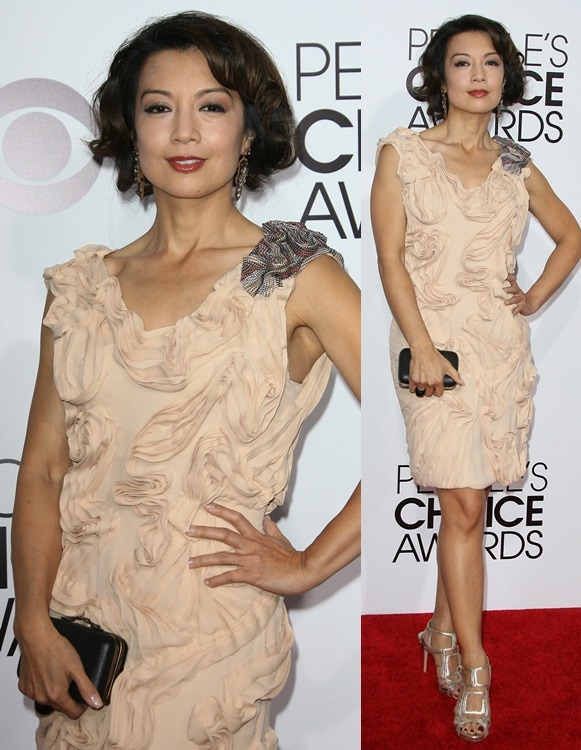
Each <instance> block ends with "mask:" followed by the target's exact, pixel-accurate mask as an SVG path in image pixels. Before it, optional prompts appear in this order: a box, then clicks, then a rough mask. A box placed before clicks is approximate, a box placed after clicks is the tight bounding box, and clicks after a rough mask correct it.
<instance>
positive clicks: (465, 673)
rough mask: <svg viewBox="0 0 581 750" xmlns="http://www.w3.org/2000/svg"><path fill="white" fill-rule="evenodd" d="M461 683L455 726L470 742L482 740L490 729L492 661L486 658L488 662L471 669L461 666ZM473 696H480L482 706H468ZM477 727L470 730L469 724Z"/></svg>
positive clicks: (457, 731)
mask: <svg viewBox="0 0 581 750" xmlns="http://www.w3.org/2000/svg"><path fill="white" fill-rule="evenodd" d="M460 672H461V683H460V697H459V698H458V702H457V703H456V706H455V708H454V727H455V729H456V734H457V735H458V737H461V738H462V739H463V740H467V741H468V742H482V740H484V739H486V738H487V737H488V732H489V730H490V721H491V719H490V696H489V692H490V682H491V679H492V671H491V668H490V662H489V661H488V659H486V664H483V665H482V666H481V667H475V668H474V669H470V668H469V667H460ZM473 696H478V697H480V708H478V709H474V708H468V701H469V699H470V698H472V701H471V703H472V705H474V702H475V700H474V698H473ZM471 724H472V725H473V726H474V727H475V729H474V731H470V730H469V728H468V727H469V725H471Z"/></svg>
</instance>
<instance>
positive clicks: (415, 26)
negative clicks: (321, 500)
mask: <svg viewBox="0 0 581 750" xmlns="http://www.w3.org/2000/svg"><path fill="white" fill-rule="evenodd" d="M366 11H367V12H366V21H365V25H364V29H363V42H364V58H363V60H364V71H365V75H364V78H363V81H364V86H363V113H364V117H363V128H362V130H363V137H362V142H363V157H362V161H363V177H362V180H363V188H362V192H363V202H364V205H363V237H364V240H363V249H362V275H363V282H362V284H363V289H364V295H363V375H364V381H363V384H364V391H363V404H364V405H363V426H364V427H363V467H362V470H363V478H364V510H363V516H364V526H363V547H364V560H363V576H362V580H363V611H364V612H365V613H394V612H427V611H430V609H431V608H432V607H433V596H434V590H435V581H436V564H435V555H436V539H437V532H438V523H439V508H438V503H437V498H436V496H435V494H434V492H433V491H431V490H429V489H428V488H421V487H417V486H416V485H415V483H414V482H413V480H412V478H411V476H410V473H409V466H408V457H407V453H406V449H405V433H404V429H403V421H402V418H401V414H400V411H399V408H398V405H397V400H396V396H395V393H394V387H393V384H392V381H391V375H390V372H389V363H388V340H389V325H390V321H391V318H390V314H389V312H388V309H387V305H386V303H385V298H384V296H383V292H382V290H381V286H380V282H379V276H378V273H377V264H376V258H375V250H374V246H373V241H372V238H371V229H370V226H369V205H368V196H369V187H370V184H371V180H372V176H373V170H374V158H375V149H376V144H377V140H378V138H380V137H381V136H384V135H387V134H388V133H390V132H391V131H392V130H394V129H395V128H396V127H398V126H406V127H409V128H412V129H415V130H417V131H420V130H421V129H422V128H425V127H427V126H428V125H429V124H430V123H429V122H428V119H427V117H426V115H425V107H424V105H422V104H420V103H419V102H417V101H416V100H415V99H414V98H413V97H412V96H411V95H410V91H411V89H412V86H413V84H414V83H417V81H418V77H417V61H418V57H419V55H420V54H421V52H422V51H423V49H424V48H425V45H426V43H427V41H428V39H429V38H430V35H431V33H432V30H433V29H435V28H437V27H438V26H439V25H440V24H441V23H442V22H443V21H445V20H447V19H449V18H452V17H455V16H458V15H461V14H464V13H477V14H478V13H479V14H485V15H487V16H488V17H490V18H494V19H496V20H498V21H501V22H502V23H503V24H504V25H505V26H506V27H507V28H508V29H509V31H510V32H511V34H512V37H513V39H514V41H515V43H516V45H517V46H518V47H519V49H520V50H521V51H522V53H523V55H524V67H525V70H526V75H527V82H528V88H527V92H526V95H525V100H524V101H523V102H522V103H521V104H520V105H518V106H516V107H514V108H513V111H512V112H511V113H507V114H504V115H502V118H501V119H500V121H499V123H498V124H496V123H495V121H494V118H492V120H491V129H492V131H493V132H494V131H495V130H496V129H497V130H498V133H499V134H500V135H504V136H508V137H510V138H513V139H514V140H516V141H518V142H520V143H522V145H523V146H525V147H526V148H527V149H529V150H530V151H531V152H532V157H533V161H534V162H535V164H536V165H537V166H538V167H539V169H540V170H541V171H542V172H543V173H544V174H545V175H546V177H547V178H548V180H549V182H550V183H551V185H552V186H553V187H554V189H555V191H556V192H557V193H558V195H559V196H560V197H561V198H562V199H563V200H564V201H565V203H567V205H568V206H569V207H570V209H571V210H572V211H573V213H574V214H575V215H576V217H577V218H578V219H581V199H580V192H579V178H578V170H579V164H580V163H581V157H580V151H579V141H578V133H579V123H580V122H581V98H580V96H579V86H578V81H579V76H580V74H581V32H580V28H581V23H580V22H581V10H580V9H579V7H578V6H577V5H575V4H573V3H571V2H568V1H567V0H555V2H552V3H550V5H543V6H538V5H537V6H535V5H531V4H530V3H525V2H522V0H518V1H517V2H515V3H512V4H507V3H505V2H500V0H490V1H489V2H488V3H487V4H486V7H485V8H483V6H482V4H478V3H474V2H460V1H459V0H442V1H441V2H439V3H436V4H434V3H431V2H428V0H417V1H416V2H414V3H410V4H407V5H403V6H400V7H398V9H397V16H396V14H395V13H389V12H386V9H385V4H384V3H382V2H379V0H367V2H366ZM551 249H552V243H551V240H550V238H549V237H548V236H547V235H546V233H545V232H544V231H543V229H542V228H541V227H540V225H539V224H538V223H537V222H536V220H535V219H534V218H532V217H531V218H530V220H529V222H528V224H527V227H526V230H525V232H524V237H523V241H522V244H521V246H520V247H519V249H518V252H517V261H518V280H519V283H520V285H521V286H522V287H523V288H524V289H526V288H528V286H529V285H530V284H531V283H532V281H534V280H535V279H536V278H537V276H538V275H539V273H540V272H541V270H542V268H543V266H544V263H545V260H546V258H547V256H548V254H549V252H550V251H551ZM580 287H581V276H580V275H579V274H577V275H575V276H573V277H572V278H571V279H570V280H569V281H568V283H566V284H565V285H564V286H563V288H562V289H561V290H560V291H559V292H558V293H557V294H556V295H555V297H554V298H553V300H552V301H551V302H550V303H549V304H548V305H546V306H545V308H544V309H543V310H541V311H540V312H539V313H537V314H535V315H534V316H532V317H531V318H530V323H531V338H532V349H533V355H534V359H535V362H536V365H537V367H538V369H539V378H538V381H537V384H536V386H535V390H534V400H535V416H534V422H533V427H532V435H531V441H530V451H529V463H528V468H527V472H526V475H525V477H524V478H523V480H522V481H520V482H517V483H515V484H514V485H512V486H510V487H500V486H495V487H493V489H492V492H491V494H490V500H489V503H488V508H487V515H486V531H485V538H484V546H485V558H486V563H487V586H486V602H485V605H486V607H487V608H488V609H513V608H514V609H520V608H529V607H531V608H534V607H573V606H577V607H578V606H580V605H581V565H580V564H579V528H580V525H581V501H580V494H579V484H580V477H579V452H578V447H577V445H578V438H577V433H578V424H579V419H580V417H581V398H580V397H579V394H578V392H577V390H578V389H577V387H576V380H577V373H578V371H579V365H580V364H581V353H580V351H579V347H578V341H579V334H580V332H581V310H580V300H581V295H580Z"/></svg>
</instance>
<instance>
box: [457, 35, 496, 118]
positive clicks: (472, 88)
mask: <svg viewBox="0 0 581 750" xmlns="http://www.w3.org/2000/svg"><path fill="white" fill-rule="evenodd" d="M444 74H445V81H444V85H443V91H445V92H446V93H447V94H448V112H450V109H451V108H456V109H458V110H461V111H464V112H470V113H475V114H484V113H487V112H488V113H489V112H492V110H493V109H495V107H496V106H497V105H498V103H499V101H500V99H501V97H502V86H503V83H504V63H503V60H502V57H501V56H500V55H499V54H498V52H497V51H496V50H495V49H494V45H493V44H492V41H491V39H490V36H489V35H488V34H486V33H485V32H483V31H465V32H463V33H462V34H456V35H455V36H453V37H452V38H451V39H450V41H449V42H448V48H447V50H446V59H445V63H444Z"/></svg>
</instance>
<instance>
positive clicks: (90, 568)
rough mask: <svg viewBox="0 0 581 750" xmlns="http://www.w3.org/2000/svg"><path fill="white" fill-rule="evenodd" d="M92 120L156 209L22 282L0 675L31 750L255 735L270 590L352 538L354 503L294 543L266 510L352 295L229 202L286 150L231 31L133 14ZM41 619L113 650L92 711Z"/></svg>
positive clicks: (256, 61) (74, 661)
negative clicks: (33, 286)
mask: <svg viewBox="0 0 581 750" xmlns="http://www.w3.org/2000/svg"><path fill="white" fill-rule="evenodd" d="M94 110H95V120H96V123H97V125H98V131H99V132H98V137H97V138H96V140H95V141H93V142H92V143H91V144H90V145H91V150H92V151H93V153H94V154H95V155H96V157H98V158H100V159H103V158H112V159H113V160H114V163H115V166H116V168H117V173H118V181H117V184H118V187H119V189H120V190H121V191H122V192H126V191H127V190H129V189H130V188H131V187H132V186H133V187H134V188H136V190H137V192H138V193H139V194H140V196H141V197H142V198H143V197H144V196H145V195H147V194H149V193H152V194H153V197H154V199H155V204H156V209H157V213H156V216H155V219H154V222H153V225H152V227H151V228H150V229H149V231H147V232H146V234H145V235H143V236H142V237H140V238H138V239H137V240H135V241H134V242H132V243H130V244H129V245H127V246H126V247H124V248H122V249H120V250H118V251H115V252H112V251H111V250H110V249H108V248H104V247H101V246H88V247H85V248H83V249H81V250H79V251H78V252H77V253H76V255H75V259H74V260H72V261H70V262H69V263H65V264H64V265H61V266H55V267H54V268H51V269H48V270H47V271H46V272H45V278H46V281H47V285H48V288H49V295H48V300H47V305H46V310H45V317H44V325H43V329H42V344H41V357H40V368H39V373H38V379H37V384H36V388H35V393H34V397H33V402H32V407H31V415H30V421H29V428H28V433H27V438H26V443H25V447H24V453H23V458H22V465H21V469H20V474H19V479H18V485H17V498H16V505H15V511H14V521H13V566H14V572H15V587H16V601H17V605H16V606H17V609H16V618H15V632H16V635H17V638H18V641H19V644H20V648H21V651H22V663H21V670H20V681H19V687H20V689H21V690H22V692H23V693H24V694H25V695H27V696H29V697H30V698H33V699H34V700H35V701H37V702H39V703H41V704H47V705H49V706H51V707H52V708H54V709H56V711H55V712H53V713H52V714H51V715H49V716H47V717H45V718H42V719H41V722H40V726H39V730H38V733H37V744H38V746H39V747H41V748H80V747H84V748H108V747H123V748H133V749H134V750H137V748H153V749H154V748H159V749H160V750H161V749H162V748H163V750H165V749H166V748H168V747H175V748H185V747H192V748H194V747H196V748H207V749H208V750H209V749H210V748H233V749H235V748H243V749H244V750H249V749H250V748H274V747H275V746H276V736H275V734H274V732H273V731H272V729H270V728H269V723H268V713H269V705H270V699H271V698H272V697H273V696H274V695H276V694H277V693H278V692H279V691H280V690H281V688H282V686H283V684H284V681H285V679H286V676H287V673H288V669H289V655H290V647H291V641H292V633H291V630H290V627H289V624H288V620H287V617H286V612H285V609H284V605H283V602H282V599H281V596H283V595H285V594H291V593H299V592H303V591H307V590H309V589H311V588H313V587H315V586H317V585H318V584H319V583H321V582H322V581H324V580H325V579H327V578H328V577H329V576H331V575H332V574H333V573H334V572H336V571H337V570H339V569H340V568H341V567H343V566H344V565H346V564H347V563H348V562H349V561H351V560H352V559H353V558H354V557H355V556H356V555H357V554H358V548H359V515H358V503H359V495H358V491H356V492H354V494H353V496H352V497H351V498H350V499H349V501H348V502H347V504H346V505H345V507H344V509H343V510H342V511H341V512H340V513H339V514H338V515H337V516H336V517H335V518H334V519H333V520H332V521H331V522H330V523H329V524H328V526H327V527H326V528H325V529H324V530H323V531H322V532H321V534H320V535H319V536H318V537H317V539H316V540H315V541H314V542H313V543H312V544H311V545H310V546H309V547H308V548H307V549H306V550H304V551H302V552H300V551H297V550H295V549H294V548H293V547H292V545H291V544H290V542H289V541H288V540H287V539H286V538H285V537H284V536H283V535H282V534H281V533H280V532H279V531H278V529H277V527H276V525H275V524H274V523H273V522H272V521H271V520H270V519H269V518H268V515H267V514H268V513H269V512H270V511H271V510H273V509H274V508H275V507H276V506H277V505H279V504H280V503H281V502H282V501H283V498H284V493H285V489H286V487H287V484H288V479H289V474H290V469H291V460H292V448H293V446H294V444H295V442H296V440H297V437H298V432H299V429H300V426H301V424H302V422H303V421H304V419H305V418H306V417H307V415H308V414H309V413H310V412H311V411H312V409H313V408H314V407H315V405H316V403H317V402H318V400H319V398H320V397H321V395H322V392H323V390H324V388H325V385H326V382H327V378H328V375H329V370H330V367H331V362H330V361H332V362H334V363H335V364H336V366H337V368H338V369H339V371H340V372H341V373H342V374H343V376H344V377H345V379H346V380H347V382H348V384H349V386H350V387H351V388H352V390H353V391H354V392H355V393H356V394H358V392H359V375H360V373H359V344H358V341H359V322H358V311H359V297H358V290H357V288H356V286H355V285H354V283H353V282H352V281H351V280H350V279H349V277H348V276H347V275H346V274H345V272H344V271H343V269H342V267H341V263H340V260H341V259H340V256H338V254H337V253H335V252H334V251H333V250H331V249H330V248H328V247H327V245H326V244H325V240H324V238H323V237H322V235H320V234H317V233H315V232H311V231H309V230H307V229H306V228H305V227H303V226H301V225H297V224H286V223H283V222H268V223H266V224H264V225H263V226H262V227H258V226H256V225H255V224H253V223H251V222H250V221H248V220H247V219H245V218H244V217H243V216H242V215H241V214H240V212H239V211H238V210H237V209H236V207H235V205H234V202H233V200H235V199H236V198H238V197H239V196H240V194H241V192H242V190H243V189H244V187H247V188H248V189H251V190H254V189H256V188H258V187H259V186H260V185H261V183H262V182H263V181H264V180H266V179H267V178H268V177H269V176H270V175H271V174H272V173H273V172H275V171H277V170H279V169H283V168H284V167H287V166H288V165H289V164H291V163H292V162H293V161H294V158H295V153H294V145H293V144H294V140H293V139H294V126H293V121H292V113H291V109H290V105H289V102H288V99H287V95H286V92H285V90H284V86H283V84H282V81H281V78H280V75H279V73H278V71H277V70H276V67H275V65H274V63H273V62H272V60H271V58H270V56H269V55H268V53H267V52H266V51H265V49H264V48H263V47H262V45H260V44H259V43H258V42H257V41H256V40H255V39H254V38H252V37H251V36H250V35H249V34H247V33H246V32H244V31H242V30H240V29H238V28H236V27H234V26H232V25H230V24H228V23H226V22H224V21H222V20H220V19H218V18H215V17H213V16H209V15H206V14H203V13H196V12H186V13H181V14H178V15H175V16H171V17H167V18H163V19H160V20H158V21H155V22H153V23H151V24H150V25H148V26H146V27H144V28H143V29H141V30H140V31H138V32H137V33H136V34H135V35H134V36H133V37H132V38H130V39H129V40H127V41H126V42H125V43H124V44H123V45H122V46H121V47H120V49H119V50H118V51H117V53H116V54H115V56H114V59H113V62H112V64H111V68H110V70H109V75H108V77H107V80H106V81H105V83H104V84H103V85H102V86H101V87H100V89H99V91H98V92H97V94H96V96H95V102H94ZM49 609H53V610H55V611H57V612H58V613H60V614H63V615H83V616H86V617H88V618H89V619H90V620H92V621H93V622H95V623H97V624H99V625H101V626H102V627H103V628H105V629H106V630H109V631H112V632H114V633H116V634H118V635H120V636H122V637H123V638H125V640H127V642H128V644H129V653H128V658H127V663H126V666H125V669H124V671H123V672H122V673H121V675H120V676H119V677H118V679H117V681H116V683H115V685H114V687H113V694H112V699H111V705H110V706H109V707H103V705H102V699H101V696H99V694H98V693H97V692H96V689H95V687H94V685H92V684H91V682H90V681H89V679H88V677H87V675H86V674H85V672H84V671H83V668H82V665H81V663H80V660H79V657H78V655H77V653H76V651H75V650H74V649H73V648H72V646H71V645H70V644H69V643H68V641H66V640H65V639H64V638H62V637H61V636H60V635H59V634H58V633H57V631H56V629H55V628H54V626H53V624H52V622H51V620H50V618H49ZM71 681H74V682H75V684H76V686H77V687H78V689H79V691H80V694H81V696H82V698H83V699H84V701H85V703H86V704H87V705H88V707H89V708H87V705H82V704H80V703H77V702H75V701H74V700H73V699H72V698H71V697H70V695H69V693H68V686H69V683H70V682H71Z"/></svg>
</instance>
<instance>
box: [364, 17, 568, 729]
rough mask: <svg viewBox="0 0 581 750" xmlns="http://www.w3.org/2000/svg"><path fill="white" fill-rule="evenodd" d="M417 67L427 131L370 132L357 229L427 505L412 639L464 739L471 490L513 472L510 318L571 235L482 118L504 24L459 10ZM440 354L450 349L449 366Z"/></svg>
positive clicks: (527, 412)
mask: <svg viewBox="0 0 581 750" xmlns="http://www.w3.org/2000/svg"><path fill="white" fill-rule="evenodd" d="M420 63H421V68H422V73H423V83H422V85H421V87H420V88H419V90H418V96H419V98H421V99H423V100H425V101H427V103H428V114H430V115H431V116H432V117H433V118H434V120H435V121H437V124H436V125H435V126H434V127H432V128H429V129H427V130H425V131H423V132H422V133H420V134H417V133H414V132H412V131H411V130H406V129H404V128H400V129H398V130H396V131H395V132H394V133H392V134H391V135H390V136H389V137H387V138H384V139H382V140H381V141H380V144H379V149H380V150H379V154H378V161H377V170H376V175H375V179H374V183H373V189H372V199H371V211H372V223H373V229H374V235H375V241H376V246H377V253H378V259H379V269H380V274H381V279H382V283H383V287H384V290H385V295H386V297H387V300H388V303H389V306H390V308H391V310H392V313H393V317H394V323H393V327H392V334H391V358H392V369H393V373H394V376H395V377H396V378H397V367H398V357H399V353H400V351H401V350H402V349H404V348H406V347H409V349H410V350H411V361H410V364H409V387H408V389H407V390H404V389H403V388H397V391H398V398H399V401H400V405H401V409H402V412H403V416H404V419H405V423H406V432H407V443H408V451H409V454H410V465H411V468H412V474H413V477H414V479H415V481H416V482H417V483H418V484H420V485H423V486H430V487H434V488H436V490H437V493H438V497H439V502H440V506H441V514H442V515H441V526H440V532H439V536H438V583H437V591H436V601H435V609H434V613H433V617H432V619H431V620H430V622H429V623H428V625H427V627H426V629H425V630H424V631H423V632H422V633H420V634H419V640H420V644H421V646H422V647H423V649H424V669H425V666H426V665H425V661H426V658H427V655H428V653H430V654H432V655H433V656H434V661H435V663H436V671H437V677H438V684H439V688H440V690H441V691H443V692H445V693H447V694H449V695H451V696H453V697H455V698H457V699H458V700H457V703H456V706H455V715H454V725H455V728H456V732H457V733H458V735H459V736H460V737H461V738H462V739H465V740H468V741H471V742H477V741H480V740H483V739H485V737H486V736H487V735H488V732H489V727H490V704H489V688H490V680H491V669H490V663H489V660H488V657H487V655H486V653H485V650H484V647H483V644H482V635H481V617H482V607H483V588H484V563H483V550H482V538H483V530H484V512H485V504H486V498H487V496H488V492H489V489H490V486H491V485H492V484H493V483H494V482H500V483H501V484H503V485H508V484H510V483H511V482H513V481H515V480H517V479H519V478H520V477H522V475H523V474H524V472H525V464H526V446H527V436H528V430H529V426H530V420H531V414H532V404H531V387H532V384H533V381H534V377H535V373H536V371H535V368H534V366H533V363H532V359H531V355H530V348H529V333H528V323H527V321H526V316H528V315H530V314H532V313H534V312H536V311H537V310H539V309H540V308H541V307H542V305H543V304H544V303H545V302H546V301H547V300H548V299H549V298H550V297H551V295H552V294H553V293H554V292H555V291H556V290H557V289H558V288H559V286H560V285H561V284H562V283H563V281H564V280H565V279H566V278H567V276H568V274H569V273H570V272H571V271H572V270H573V268H574V267H575V265H576V263H577V261H578V259H579V257H580V255H581V233H580V230H579V226H578V225H577V222H576V221H575V219H574V218H573V216H572V215H571V213H570V212H569V210H568V209H567V208H566V207H565V206H564V205H563V203H562V202H561V201H560V200H559V199H558V198H557V196H556V195H555V194H554V193H553V191H552V190H551V188H550V186H549V185H548V183H547V181H546V180H545V178H544V177H543V175H542V174H541V173H540V172H539V170H538V169H537V168H536V167H535V166H534V165H533V164H532V163H531V162H530V161H529V156H530V155H529V153H528V151H527V150H526V149H524V148H523V147H522V146H520V145H519V144H516V143H513V142H512V141H509V140H507V139H503V138H498V137H497V138H491V137H490V135H489V133H488V126H489V124H490V118H491V115H492V114H493V113H498V114H499V113H500V112H501V110H502V108H503V107H504V106H505V105H511V104H514V103H515V102H516V101H518V100H519V98H520V97H521V96H522V94H523V89H524V85H523V69H522V56H521V55H520V53H519V52H518V51H517V49H516V48H515V46H514V44H513V42H512V40H511V38H510V36H509V35H508V33H507V31H506V30H505V29H504V27H503V26H502V25H501V24H499V23H497V22H495V21H491V20H488V19H486V18H482V17H480V16H473V15H468V16H462V17H460V18H457V19H454V20H451V21H449V22H447V23H445V24H443V25H442V26H441V27H440V28H439V29H438V30H437V31H436V33H435V34H434V36H433V37H432V39H431V41H430V42H429V44H428V46H427V47H426V50H425V52H424V54H423V56H422V59H421V61H420ZM528 210H530V212H531V213H532V214H533V215H534V216H535V217H536V218H537V219H538V220H539V222H540V223H541V224H542V226H543V227H544V228H545V229H546V231H547V232H548V234H549V235H550V236H551V238H552V239H553V240H554V242H555V249H554V250H553V252H552V253H551V255H550V257H549V259H548V261H547V264H546V266H545V268H544V270H543V273H542V274H541V276H540V277H539V279H538V280H537V281H536V282H535V283H534V284H533V285H532V286H531V288H530V289H529V290H528V291H527V292H526V293H525V292H523V291H521V289H520V288H519V287H518V286H517V284H516V280H515V277H514V273H515V258H514V248H515V247H516V246H517V245H518V243H519V240H520V237H521V234H522V231H523V227H524V224H525V221H526V217H527V211H528ZM442 350H444V351H445V350H449V351H453V352H454V353H455V354H456V355H457V356H458V362H459V364H458V366H457V368H456V367H455V366H454V365H453V364H452V363H451V362H450V361H449V359H448V358H447V357H446V356H444V355H443V354H441V353H440V351H442ZM445 376H447V378H449V379H450V380H449V384H450V385H451V386H452V388H448V389H446V390H445V388H444V378H445ZM458 644H460V646H461V650H462V655H461V659H460V653H459V648H458Z"/></svg>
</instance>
